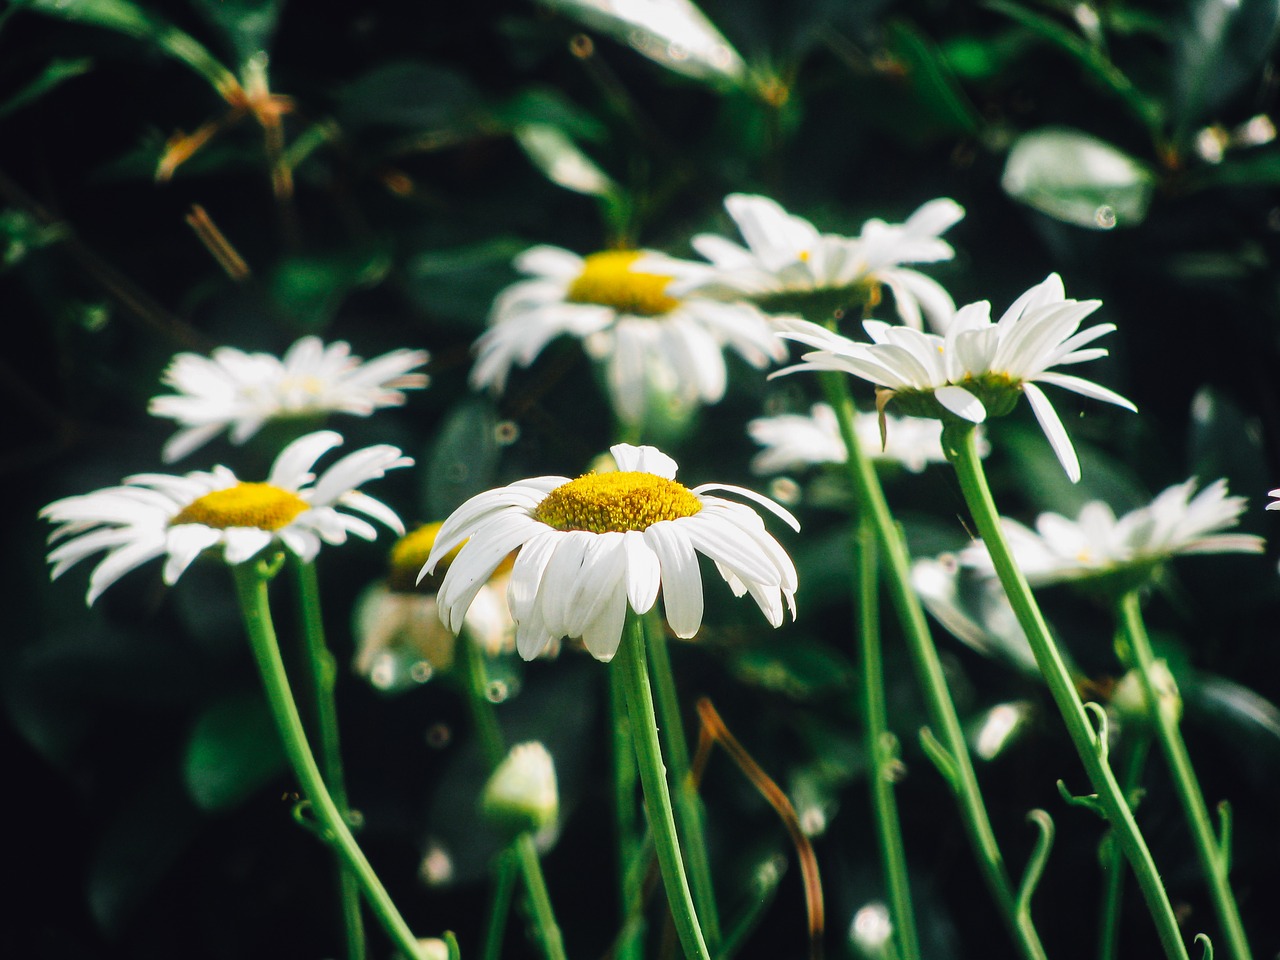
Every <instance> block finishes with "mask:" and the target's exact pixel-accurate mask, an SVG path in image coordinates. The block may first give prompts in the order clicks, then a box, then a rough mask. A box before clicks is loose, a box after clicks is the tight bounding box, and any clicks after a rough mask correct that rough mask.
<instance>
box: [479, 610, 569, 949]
mask: <svg viewBox="0 0 1280 960" xmlns="http://www.w3.org/2000/svg"><path fill="white" fill-rule="evenodd" d="M458 652H459V654H460V657H459V659H460V660H461V662H462V668H463V672H464V674H465V682H466V685H467V704H468V706H469V707H470V710H471V720H472V723H473V724H474V725H475V728H476V732H477V734H478V735H479V737H480V743H481V746H482V748H483V749H484V753H485V757H486V759H487V760H488V761H489V769H490V770H496V769H497V768H498V764H500V763H502V761H503V759H504V758H505V757H506V752H507V748H506V746H505V744H504V743H503V739H502V730H501V728H500V727H499V726H498V718H497V716H496V715H495V713H494V709H493V701H491V700H490V699H489V690H488V687H489V678H488V672H487V670H486V668H485V662H484V652H483V651H482V650H481V649H480V646H479V644H477V643H476V642H475V641H474V640H473V639H472V638H471V637H470V636H469V635H468V634H467V632H466V631H465V630H464V631H463V633H462V635H461V636H460V637H458ZM511 848H512V850H513V851H514V853H515V857H516V860H517V862H518V863H519V865H520V873H521V875H522V876H523V877H524V886H525V893H526V894H527V896H528V903H529V910H530V912H531V913H532V914H533V923H534V929H535V930H536V931H537V933H538V939H539V940H540V941H541V943H542V950H543V952H544V953H545V954H546V955H547V960H565V953H564V940H563V938H562V937H561V935H560V925H559V924H558V923H557V922H556V914H555V910H554V909H552V906H551V895H550V893H549V892H548V891H547V881H546V878H545V877H544V876H543V875H542V864H541V863H540V862H539V860H538V848H537V847H536V846H534V843H533V835H532V834H531V833H529V831H527V830H526V831H524V832H523V833H521V834H520V835H519V836H518V837H516V839H515V840H514V841H513V842H512V845H511ZM499 879H501V875H499Z"/></svg>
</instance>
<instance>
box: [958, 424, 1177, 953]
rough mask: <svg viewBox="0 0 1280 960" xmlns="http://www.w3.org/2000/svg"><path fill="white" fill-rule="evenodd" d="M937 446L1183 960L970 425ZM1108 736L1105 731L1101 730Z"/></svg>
mask: <svg viewBox="0 0 1280 960" xmlns="http://www.w3.org/2000/svg"><path fill="white" fill-rule="evenodd" d="M942 447H943V450H944V451H945V452H946V455H947V459H948V460H950V461H951V463H952V465H953V466H954V467H955V470H956V476H957V477H958V478H959V480H960V488H961V490H962V491H963V492H964V498H965V502H966V503H967V504H968V506H969V512H970V513H971V514H972V515H973V520H974V523H975V524H976V525H977V528H978V534H979V536H981V537H982V539H983V542H984V543H986V545H987V550H988V552H989V553H990V554H991V560H992V563H993V564H994V565H995V569H996V574H997V575H998V576H999V578H1000V583H1001V584H1002V585H1003V586H1004V590H1005V593H1006V594H1007V595H1008V597H1009V603H1010V605H1012V607H1013V611H1014V614H1015V615H1016V616H1017V618H1018V624H1019V625H1020V626H1021V627H1022V631H1023V633H1025V634H1026V636H1027V642H1028V643H1029V644H1030V645H1031V650H1032V652H1033V653H1034V654H1035V658H1036V664H1037V666H1038V667H1039V668H1040V674H1041V676H1042V677H1043V678H1044V681H1045V684H1046V685H1047V686H1048V687H1049V692H1050V693H1051V694H1052V696H1053V700H1054V703H1056V704H1057V706H1058V712H1059V713H1060V714H1061V715H1062V720H1063V723H1064V724H1065V726H1066V728H1067V733H1068V734H1069V735H1070V736H1071V742H1072V743H1073V744H1074V745H1075V748H1076V753H1077V754H1079V756H1080V760H1081V762H1082V763H1083V764H1084V768H1085V771H1086V772H1087V773H1088V776H1089V782H1090V783H1091V784H1092V785H1093V789H1094V790H1095V791H1097V794H1096V798H1095V799H1094V801H1092V802H1094V803H1096V805H1097V808H1098V809H1099V810H1100V811H1101V812H1102V813H1103V814H1104V815H1105V816H1106V819H1107V822H1108V823H1109V824H1110V825H1111V833H1112V836H1113V837H1114V838H1116V839H1117V840H1118V841H1119V843H1120V846H1121V848H1122V849H1123V850H1124V853H1125V857H1126V858H1128V860H1129V863H1130V865H1131V866H1132V867H1133V873H1134V877H1135V878H1136V879H1137V881H1138V887H1139V888H1140V889H1141V890H1142V895H1143V897H1144V898H1145V899H1146V901H1147V908H1148V910H1149V911H1150V912H1151V917H1152V919H1153V920H1154V921H1155V924H1156V931H1157V933H1158V934H1159V937H1160V943H1161V945H1162V946H1163V947H1164V951H1165V954H1166V955H1167V956H1168V957H1170V958H1176V960H1187V948H1186V945H1185V944H1184V943H1183V942H1182V933H1181V931H1179V930H1178V922H1177V920H1176V918H1175V917H1174V914H1173V908H1172V907H1171V906H1170V904H1169V896H1168V894H1167V893H1166V892H1165V889H1164V886H1163V885H1162V884H1161V882H1160V873H1159V871H1158V870H1157V869H1156V865H1155V861H1154V860H1153V859H1152V858H1151V851H1150V850H1149V849H1148V848H1147V843H1146V841H1145V840H1144V839H1143V837H1142V833H1141V831H1139V829H1138V824H1137V822H1136V821H1135V820H1134V819H1133V811H1131V810H1130V809H1129V804H1128V802H1127V801H1126V800H1125V797H1124V794H1123V793H1122V792H1121V790H1120V785H1119V784H1118V783H1116V778H1115V775H1114V774H1113V773H1112V772H1111V767H1110V765H1109V764H1108V762H1107V742H1106V738H1105V736H1104V735H1100V734H1099V732H1098V731H1095V730H1094V727H1093V724H1092V723H1091V722H1090V719H1089V715H1088V714H1087V713H1086V712H1085V708H1084V704H1083V703H1081V701H1080V695H1079V694H1078V693H1077V692H1076V688H1075V684H1073V683H1072V681H1071V675H1070V673H1069V672H1068V671H1067V667H1066V664H1065V663H1064V662H1063V660H1062V654H1061V653H1059V651H1058V647H1057V645H1056V644H1055V643H1054V641H1053V638H1052V637H1051V636H1050V635H1049V627H1048V625H1047V624H1046V623H1045V621H1044V617H1043V616H1042V615H1041V613H1040V608H1039V606H1038V605H1037V604H1036V601H1035V598H1034V597H1033V596H1032V595H1031V587H1030V586H1029V585H1028V584H1027V579H1026V577H1024V576H1023V575H1022V571H1021V570H1020V569H1019V568H1018V565H1017V563H1015V562H1014V559H1013V552H1012V551H1011V550H1010V548H1009V544H1008V542H1007V541H1006V540H1005V537H1004V530H1003V529H1002V527H1001V526H1000V516H999V513H997V511H996V505H995V501H994V500H992V498H991V490H990V489H989V488H988V487H987V478H986V474H985V473H984V472H983V469H982V460H981V459H980V458H979V457H978V449H977V445H976V444H975V442H974V425H973V424H971V423H967V422H964V423H958V422H954V421H953V422H951V423H948V424H947V425H946V427H945V428H944V430H943V437H942ZM1102 733H1103V734H1105V730H1104V731H1102Z"/></svg>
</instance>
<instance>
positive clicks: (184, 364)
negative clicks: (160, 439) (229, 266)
mask: <svg viewBox="0 0 1280 960" xmlns="http://www.w3.org/2000/svg"><path fill="white" fill-rule="evenodd" d="M428 359H430V354H428V353H427V352H426V351H425V350H392V351H391V352H390V353H384V354H383V355H382V356H380V357H377V358H375V359H373V360H369V361H363V360H361V359H360V358H359V357H355V356H352V355H351V347H350V345H349V344H347V343H344V342H343V341H341V340H339V341H337V342H335V343H331V344H329V345H328V346H325V345H324V343H322V342H321V341H320V339H319V338H318V337H303V338H302V339H301V340H299V341H297V342H296V343H295V344H294V345H293V346H291V347H290V348H289V349H288V350H287V351H286V352H285V355H284V357H283V358H280V357H275V356H272V355H271V354H268V353H245V352H243V351H241V350H237V349H235V348H234V347H219V348H218V349H216V350H214V351H213V354H212V355H211V356H208V357H202V356H200V355H199V354H195V353H180V354H178V355H177V356H176V357H174V358H173V360H172V361H170V363H169V366H168V368H167V369H166V370H165V372H164V375H163V376H162V378H161V379H162V380H163V382H164V383H165V385H167V386H170V387H172V388H173V389H174V390H176V391H177V393H175V394H169V395H165V396H160V397H154V398H152V400H151V405H150V408H149V410H150V412H151V413H152V414H153V415H155V416H157V417H166V418H168V419H170V420H174V421H176V422H177V423H178V425H179V426H181V427H182V428H183V429H181V430H179V431H178V432H177V433H175V434H174V435H173V436H172V437H170V438H169V441H168V442H167V443H166V444H165V445H164V450H163V453H162V456H163V458H164V462H165V463H173V462H174V461H175V460H180V459H181V458H182V457H185V456H186V455H187V454H189V453H191V451H193V450H195V449H196V448H198V447H201V446H203V445H204V444H206V443H208V442H209V441H210V440H212V439H213V438H214V437H215V436H217V435H218V434H219V433H221V432H222V431H223V430H228V431H230V438H231V442H232V443H235V444H240V443H244V442H245V441H246V440H248V439H249V438H250V437H252V436H253V435H254V434H255V433H257V432H258V430H259V429H261V428H262V426H263V424H265V423H266V422H267V421H269V420H282V419H294V418H301V417H314V416H320V415H323V414H327V413H353V414H355V415H357V416H361V417H367V416H369V414H371V413H373V411H374V410H377V409H379V408H381V407H393V406H399V405H400V404H402V403H404V400H405V397H404V393H403V392H402V391H404V390H408V389H411V388H415V387H425V386H426V385H427V376H426V374H423V373H413V372H412V371H413V370H415V369H416V368H418V367H420V366H422V365H423V364H424V363H426V362H427V360H428Z"/></svg>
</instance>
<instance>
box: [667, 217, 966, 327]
mask: <svg viewBox="0 0 1280 960" xmlns="http://www.w3.org/2000/svg"><path fill="white" fill-rule="evenodd" d="M724 205H725V209H726V210H728V211H729V216H731V217H732V218H733V220H734V222H735V223H736V224H737V225H738V230H739V231H740V232H741V234H742V238H743V239H744V240H745V241H746V243H747V245H746V247H742V246H740V245H739V244H736V243H734V242H733V241H732V240H726V239H725V238H724V237H720V236H716V235H714V234H699V235H698V236H696V237H694V238H693V241H692V242H693V247H694V249H695V250H697V251H698V253H700V254H702V256H704V257H706V258H707V260H709V261H710V263H709V264H697V263H687V264H683V265H682V266H679V267H677V268H675V269H676V270H677V273H678V277H679V279H678V282H677V283H676V284H675V285H673V286H672V290H674V291H676V292H678V293H693V292H696V293H699V294H701V295H703V296H708V297H715V298H716V299H722V300H741V299H746V300H752V301H754V302H756V303H758V304H760V306H761V307H762V308H763V309H765V310H768V311H769V312H771V313H804V312H806V311H805V310H804V306H805V304H806V301H809V302H812V303H815V304H817V305H820V306H822V307H824V308H825V309H826V310H827V312H830V311H831V310H834V309H837V308H843V307H847V306H849V305H851V304H853V305H856V304H871V305H874V304H875V303H877V302H879V298H880V288H881V287H882V286H884V287H888V288H889V290H890V292H891V293H892V294H893V299H894V304H895V305H896V307H897V310H898V315H899V316H900V317H901V318H902V320H903V322H904V323H907V324H910V325H911V326H913V327H919V326H921V325H922V315H923V316H925V317H928V319H929V322H930V323H931V324H932V325H933V326H934V327H935V328H936V329H943V328H944V327H945V325H946V323H947V321H948V319H949V318H950V316H951V314H952V313H954V312H955V304H954V302H953V301H952V300H951V296H950V295H949V294H948V293H947V292H946V290H944V289H943V288H942V286H941V285H940V284H939V283H938V282H937V281H935V280H932V279H930V278H929V277H926V276H925V275H924V274H922V273H920V272H919V271H916V270H910V269H907V268H905V267H903V266H902V264H904V263H932V262H935V261H938V260H950V259H951V258H952V257H953V256H954V255H955V251H954V250H952V248H951V245H950V244H948V243H946V242H945V241H944V240H942V239H941V238H940V237H939V234H941V233H942V232H943V231H945V230H946V229H947V228H948V227H950V226H952V225H953V224H954V223H956V222H957V221H958V220H960V218H961V217H963V216H964V209H963V208H962V207H961V206H960V205H959V204H957V203H956V202H955V201H953V200H947V199H939V200H931V201H930V202H928V203H926V204H925V205H924V206H922V207H920V209H918V210H917V211H916V212H915V213H913V214H912V215H911V216H910V217H908V218H907V220H906V222H905V223H885V222H884V221H883V220H868V221H867V222H866V223H865V224H864V225H863V227H862V231H861V233H859V235H858V236H857V237H842V236H838V235H836V234H830V233H819V232H818V230H817V228H816V227H814V225H813V224H812V223H810V222H809V221H808V220H805V219H803V218H802V217H797V216H794V215H793V214H789V213H787V211H785V210H784V209H783V208H782V207H781V206H779V205H778V204H777V203H775V202H774V201H773V200H770V199H769V198H768V197H760V196H751V195H748V194H742V193H734V194H730V195H729V196H728V197H726V198H725V201H724Z"/></svg>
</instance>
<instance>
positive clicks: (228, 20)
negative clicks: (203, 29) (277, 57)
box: [193, 0, 284, 63]
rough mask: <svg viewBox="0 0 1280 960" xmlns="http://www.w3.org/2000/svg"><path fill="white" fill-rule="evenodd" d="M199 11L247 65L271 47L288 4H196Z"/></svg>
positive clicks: (229, 0) (219, 0) (243, 0)
mask: <svg viewBox="0 0 1280 960" xmlns="http://www.w3.org/2000/svg"><path fill="white" fill-rule="evenodd" d="M193 4H194V6H195V8H196V9H197V10H198V11H199V12H200V13H201V15H203V16H204V18H205V19H206V20H207V21H209V23H211V24H213V26H214V27H216V28H218V30H219V31H220V32H221V33H222V35H223V36H224V37H226V39H227V43H228V44H230V46H231V48H232V49H233V50H235V52H236V56H237V57H238V59H239V61H240V63H245V62H246V61H248V60H249V59H250V58H251V57H253V56H255V55H256V54H258V53H259V52H265V51H266V50H267V49H268V48H269V47H270V46H271V38H272V37H273V36H274V35H275V32H276V25H277V23H278V22H279V20H280V11H281V10H282V9H283V8H284V0H193Z"/></svg>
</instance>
